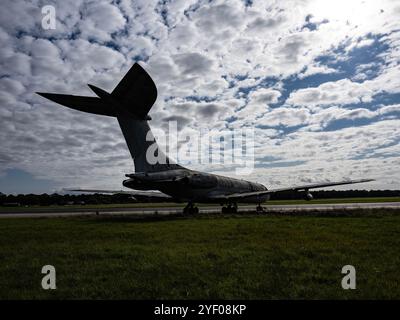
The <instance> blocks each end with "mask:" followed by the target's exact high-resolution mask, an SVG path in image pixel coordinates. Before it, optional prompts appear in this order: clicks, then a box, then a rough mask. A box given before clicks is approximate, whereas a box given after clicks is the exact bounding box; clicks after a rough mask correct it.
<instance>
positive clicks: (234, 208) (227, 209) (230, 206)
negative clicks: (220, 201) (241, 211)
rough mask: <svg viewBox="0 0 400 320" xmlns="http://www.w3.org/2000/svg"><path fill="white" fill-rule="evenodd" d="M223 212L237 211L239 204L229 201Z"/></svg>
mask: <svg viewBox="0 0 400 320" xmlns="http://www.w3.org/2000/svg"><path fill="white" fill-rule="evenodd" d="M222 213H237V204H236V203H229V204H228V206H227V207H222Z"/></svg>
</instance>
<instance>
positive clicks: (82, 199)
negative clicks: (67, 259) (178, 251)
mask: <svg viewBox="0 0 400 320" xmlns="http://www.w3.org/2000/svg"><path fill="white" fill-rule="evenodd" d="M312 195H313V197H314V199H332V198H377V197H400V190H343V191H324V190H319V191H312ZM304 196H305V193H304V192H283V193H277V194H273V195H272V196H271V200H297V199H303V198H304ZM134 202H137V201H136V200H135V199H133V198H132V197H131V196H129V195H123V194H116V195H104V194H80V195H70V194H66V195H61V194H57V193H54V194H46V193H45V194H20V195H5V194H2V193H0V205H2V206H26V205H29V206H31V205H39V206H49V205H73V204H80V205H84V204H115V203H134ZM152 202H154V201H152Z"/></svg>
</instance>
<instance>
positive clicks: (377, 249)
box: [0, 213, 400, 299]
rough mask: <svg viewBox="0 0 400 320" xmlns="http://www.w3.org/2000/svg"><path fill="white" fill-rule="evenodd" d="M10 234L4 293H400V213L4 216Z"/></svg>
mask: <svg viewBox="0 0 400 320" xmlns="http://www.w3.org/2000/svg"><path fill="white" fill-rule="evenodd" d="M0 241H1V246H0V298H1V299H42V298H45V299H47V298H52V299H64V298H69V299H86V298H88V299H92V298H95V299H119V298H122V299H145V298H155V299H158V298H162V299H175V298H183V299H193V298H196V299H214V298H215V299H231V298H233V299H326V298H333V299H353V298H355V299H376V298H383V299H392V298H397V299H400V274H399V271H400V255H399V253H400V214H399V213H397V214H384V213H377V214H370V215H368V216H366V217H363V216H355V217H352V216H348V217H318V216H313V217H308V216H300V217H285V216H278V215H276V216H256V215H254V216H248V215H247V216H240V215H236V216H228V215H225V216H223V215H200V216H199V217H190V218H184V217H173V218H165V217H164V218H163V217H159V218H151V219H149V218H140V217H133V216H128V217H102V216H100V217H80V218H48V219H46V218H44V219H41V218H36V219H25V218H21V219H3V220H1V222H0ZM46 264H50V265H54V266H55V268H56V271H57V289H56V290H49V291H46V290H43V289H41V279H42V276H43V275H42V274H41V268H42V266H43V265H46ZM347 264H351V265H354V266H355V268H356V270H357V289H356V290H343V289H342V288H341V279H342V277H343V276H344V275H342V274H341V268H342V266H344V265H347Z"/></svg>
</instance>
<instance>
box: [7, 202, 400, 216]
mask: <svg viewBox="0 0 400 320" xmlns="http://www.w3.org/2000/svg"><path fill="white" fill-rule="evenodd" d="M183 207H184V205H182V206H181V207H180V206H163V207H143V208H140V207H133V208H98V209H93V208H84V209H82V208H71V207H65V208H57V209H46V208H45V207H44V208H40V209H38V210H32V208H29V207H27V208H26V210H25V208H24V209H19V210H18V212H16V211H12V210H10V212H0V218H44V217H47V218H48V217H73V216H93V215H155V214H158V215H169V214H181V213H182V210H183ZM255 208H256V205H242V206H240V205H239V207H238V213H254V212H255ZM263 208H264V209H265V214H268V213H283V214H285V213H286V214H288V213H300V214H301V213H307V212H326V213H327V214H329V212H331V213H334V212H337V211H360V210H361V211H362V210H365V211H367V210H369V209H389V210H390V209H397V210H400V202H373V203H335V204H312V203H310V204H291V205H268V204H264V205H263ZM199 211H200V213H214V214H216V213H220V212H221V206H200V207H199Z"/></svg>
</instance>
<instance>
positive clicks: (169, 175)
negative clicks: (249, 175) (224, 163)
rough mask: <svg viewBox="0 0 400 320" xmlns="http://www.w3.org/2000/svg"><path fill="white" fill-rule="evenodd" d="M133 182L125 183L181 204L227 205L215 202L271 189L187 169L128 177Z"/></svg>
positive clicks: (136, 174) (250, 200) (126, 185)
mask: <svg viewBox="0 0 400 320" xmlns="http://www.w3.org/2000/svg"><path fill="white" fill-rule="evenodd" d="M127 176H128V177H129V179H127V180H125V181H124V182H123V185H124V186H125V187H127V188H131V189H135V190H159V191H161V192H163V193H165V194H167V195H169V196H171V197H172V198H174V199H176V200H177V201H182V202H184V201H185V202H186V201H189V202H197V203H205V202H206V203H207V202H208V203H209V202H221V203H222V202H223V201H221V200H219V201H216V200H213V199H212V198H213V197H215V196H223V195H229V194H233V193H246V192H254V191H264V190H267V188H266V187H265V186H264V185H262V184H260V183H255V182H251V181H246V180H241V179H235V178H231V177H225V176H220V175H216V174H211V173H205V172H200V171H194V170H189V169H186V168H182V169H176V170H166V171H159V172H148V173H134V174H129V175H127ZM268 198H269V196H268V195H264V196H263V197H262V198H261V199H260V198H259V197H254V199H246V202H262V201H266V200H268Z"/></svg>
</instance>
